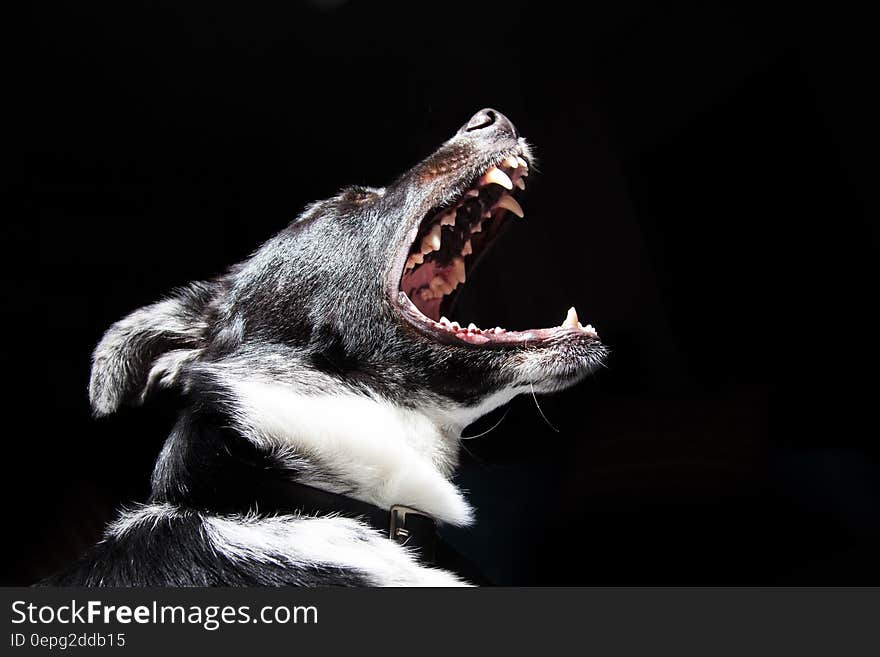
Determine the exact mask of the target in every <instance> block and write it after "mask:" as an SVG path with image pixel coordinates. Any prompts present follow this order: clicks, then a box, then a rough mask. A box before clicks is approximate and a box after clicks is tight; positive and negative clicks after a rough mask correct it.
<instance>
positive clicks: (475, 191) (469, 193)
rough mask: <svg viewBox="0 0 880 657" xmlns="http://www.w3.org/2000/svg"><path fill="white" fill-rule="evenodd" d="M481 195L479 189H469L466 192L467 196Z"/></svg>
mask: <svg viewBox="0 0 880 657" xmlns="http://www.w3.org/2000/svg"><path fill="white" fill-rule="evenodd" d="M479 195H480V190H479V189H469V190H467V191H466V192H465V193H464V196H465V198H468V197H470V198H476V197H477V196H479Z"/></svg>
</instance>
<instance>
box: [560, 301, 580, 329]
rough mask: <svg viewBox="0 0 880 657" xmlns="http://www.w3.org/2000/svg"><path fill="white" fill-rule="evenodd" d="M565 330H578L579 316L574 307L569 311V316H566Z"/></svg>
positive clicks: (563, 323) (563, 325)
mask: <svg viewBox="0 0 880 657" xmlns="http://www.w3.org/2000/svg"><path fill="white" fill-rule="evenodd" d="M562 327H563V328H578V314H577V311H576V310H575V309H574V306H572V307H571V308H569V309H568V314H567V315H566V316H565V321H564V322H562Z"/></svg>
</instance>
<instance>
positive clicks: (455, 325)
mask: <svg viewBox="0 0 880 657" xmlns="http://www.w3.org/2000/svg"><path fill="white" fill-rule="evenodd" d="M449 328H451V329H452V330H453V331H460V330H461V324H459V323H458V322H452V323H451V324H450V325H449Z"/></svg>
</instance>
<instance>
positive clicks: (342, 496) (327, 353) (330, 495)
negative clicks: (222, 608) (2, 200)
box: [47, 109, 605, 586]
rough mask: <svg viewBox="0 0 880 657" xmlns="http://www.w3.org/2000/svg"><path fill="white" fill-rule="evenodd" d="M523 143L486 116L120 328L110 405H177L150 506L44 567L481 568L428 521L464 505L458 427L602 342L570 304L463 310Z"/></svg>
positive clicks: (432, 575) (245, 577)
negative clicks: (520, 319) (547, 312)
mask: <svg viewBox="0 0 880 657" xmlns="http://www.w3.org/2000/svg"><path fill="white" fill-rule="evenodd" d="M530 161H531V152H530V149H529V146H528V145H527V144H526V142H525V141H524V140H523V139H522V138H520V137H519V136H518V134H517V131H516V129H515V128H514V126H513V124H512V123H511V122H510V121H509V120H508V119H507V118H506V117H505V116H503V115H502V114H501V113H499V112H497V111H495V110H491V109H485V110H482V111H480V112H478V113H477V114H475V115H474V116H473V117H472V118H471V119H470V120H469V121H468V122H467V124H466V125H464V126H463V127H462V128H461V129H460V130H459V131H458V132H457V133H456V134H455V136H454V137H452V139H450V140H449V141H447V142H446V143H445V144H443V145H442V146H441V147H440V148H439V149H438V150H437V151H436V152H435V153H434V154H433V155H431V156H430V157H428V158H427V159H426V160H424V161H423V162H421V163H420V164H418V165H416V166H415V167H414V168H413V169H411V170H410V171H409V172H407V173H406V174H404V175H403V176H402V177H401V178H399V179H398V180H397V181H396V182H394V183H393V184H391V185H390V186H388V187H385V188H380V189H373V188H365V187H354V188H349V189H345V190H343V191H341V192H340V193H339V194H338V195H336V196H335V197H333V198H330V199H328V200H325V201H319V202H317V203H313V204H311V205H310V206H308V207H307V208H306V209H305V210H304V211H303V213H302V214H301V215H300V216H299V217H298V218H297V219H295V220H294V221H293V222H292V223H291V224H290V225H289V226H287V227H286V228H285V229H284V230H282V231H281V232H280V233H279V234H278V235H276V236H275V237H273V238H271V239H270V240H269V241H268V242H266V243H265V244H264V245H263V246H261V247H260V248H259V249H258V250H257V251H256V252H255V253H254V254H253V255H252V256H251V257H250V258H248V259H247V260H245V261H244V262H242V263H240V264H238V265H236V266H234V267H232V268H231V269H230V270H229V271H228V272H227V273H225V274H224V275H222V276H220V277H219V278H216V279H215V280H211V281H208V282H199V283H193V284H191V285H189V286H187V287H186V288H184V289H182V290H179V291H178V292H176V293H175V294H174V295H173V296H170V297H169V298H167V299H165V300H164V301H160V302H158V303H155V304H153V305H150V306H147V307H145V308H141V309H140V310H137V311H135V312H133V313H132V314H130V315H129V316H127V317H125V318H124V319H122V320H120V321H119V322H117V323H116V324H114V325H113V326H111V327H110V329H109V330H108V331H107V333H106V334H105V335H104V337H103V339H102V340H101V341H100V343H99V344H98V346H97V348H96V349H95V352H94V357H93V365H92V374H91V382H90V388H89V394H90V398H91V403H92V408H93V410H94V413H95V415H96V416H104V415H108V414H110V413H113V412H114V411H115V410H117V409H118V408H119V407H120V405H122V404H126V403H133V404H139V403H141V402H143V400H144V399H145V398H146V397H147V395H148V394H149V393H150V392H151V391H154V390H156V389H158V388H168V389H173V390H176V391H179V393H180V396H181V398H182V399H183V400H184V407H183V408H184V410H183V411H182V412H181V415H180V417H179V419H178V420H177V423H176V425H175V426H174V428H173V430H172V431H171V434H170V435H169V437H168V439H167V441H166V443H165V446H164V448H163V449H162V452H161V454H160V455H159V458H158V461H157V463H156V466H155V470H154V473H153V478H152V494H151V496H150V498H149V500H148V501H147V503H146V504H144V505H142V506H139V507H137V508H134V509H130V510H127V511H125V512H123V513H122V514H121V515H120V517H119V518H118V519H117V520H116V521H115V522H114V523H113V524H111V525H110V526H109V527H108V529H107V532H106V534H105V537H104V539H103V540H102V541H101V542H100V543H99V544H98V545H96V546H95V547H94V548H93V549H92V551H91V552H89V553H88V554H87V555H86V556H85V557H83V558H82V559H81V560H80V561H79V562H77V563H76V564H75V565H74V566H73V567H71V568H70V569H68V570H67V571H66V572H64V573H61V574H59V575H56V576H54V577H52V578H50V579H49V580H47V583H48V584H59V585H122V586H126V585H144V586H188V585H197V586H202V585H288V584H290V585H307V586H310V585H370V586H375V585H428V586H447V585H461V584H465V583H467V579H466V578H463V577H461V576H460V575H458V574H455V573H454V572H452V571H451V570H447V569H444V568H442V567H437V566H442V565H443V564H442V562H438V561H436V560H435V559H436V553H437V549H438V547H437V545H436V544H435V543H434V537H436V534H435V528H434V523H435V522H439V523H448V524H451V525H467V524H468V523H470V522H471V521H472V510H471V507H470V506H469V505H468V503H467V501H466V500H465V499H464V497H463V496H462V494H461V492H460V491H459V490H458V489H457V488H456V486H455V485H454V484H453V483H452V482H451V481H450V476H451V474H452V472H453V470H454V468H455V466H456V461H457V453H458V448H459V442H460V438H461V432H462V429H463V428H464V427H465V426H466V425H468V424H470V423H471V422H473V421H474V420H475V419H476V418H478V417H480V416H482V415H484V414H485V413H487V412H488V411H490V410H491V409H493V408H496V407H498V406H499V405H501V404H504V403H506V402H507V401H509V400H510V399H511V398H512V397H514V396H515V395H517V394H519V393H521V392H529V391H536V392H550V391H554V390H560V389H562V388H565V387H567V386H571V385H573V384H574V383H576V382H577V381H579V380H580V379H582V378H583V377H584V376H586V375H587V373H589V372H590V371H591V370H593V369H594V368H595V367H596V366H597V365H598V364H599V363H600V362H601V361H602V359H603V357H604V355H605V348H604V347H603V346H602V344H601V343H600V342H599V339H598V337H597V335H596V333H595V332H594V331H593V329H592V328H591V327H590V326H582V325H581V324H580V323H579V321H578V317H577V314H576V313H575V311H574V309H571V310H570V311H569V313H568V316H567V317H566V319H565V321H564V322H563V323H562V325H561V326H556V327H553V328H545V329H535V330H526V331H508V330H505V329H503V328H500V327H496V328H491V329H480V328H477V327H476V326H474V325H473V324H471V325H470V326H467V327H461V326H459V324H458V323H457V322H454V321H452V322H451V321H449V320H448V319H447V318H446V316H449V315H450V306H451V303H452V301H453V299H454V296H455V294H456V290H457V288H459V286H460V285H461V284H463V283H464V282H465V279H466V278H467V277H468V276H470V273H471V270H472V269H473V267H474V265H475V263H476V262H477V260H478V259H479V258H480V257H481V255H482V254H483V253H484V252H485V250H486V248H487V246H488V245H489V243H490V242H491V241H492V239H493V238H494V237H495V236H496V235H497V234H498V232H499V230H500V229H501V228H502V227H503V226H504V224H505V223H506V222H508V221H511V215H514V216H519V217H521V216H522V214H523V212H522V209H521V207H520V205H519V203H518V202H517V201H516V200H515V198H514V196H515V195H516V194H517V193H518V192H519V191H520V190H522V189H524V188H525V183H526V177H527V176H528V173H529V163H530Z"/></svg>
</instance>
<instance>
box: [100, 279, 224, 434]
mask: <svg viewBox="0 0 880 657" xmlns="http://www.w3.org/2000/svg"><path fill="white" fill-rule="evenodd" d="M210 292H211V291H210V288H209V287H208V286H207V285H204V284H192V285H190V286H189V287H187V288H186V289H184V290H182V291H180V292H179V293H178V294H176V295H175V296H173V297H170V298H168V299H165V300H164V301H160V302H158V303H154V304H152V305H149V306H145V307H144V308H141V309H140V310H136V311H134V312H133V313H131V314H130V315H128V316H127V317H124V318H123V319H121V320H119V321H118V322H116V323H115V324H114V325H113V326H111V327H110V328H109V329H108V330H107V332H106V333H105V334H104V337H103V338H101V341H100V342H99V343H98V346H97V347H95V352H94V353H93V354H92V375H91V379H90V381H89V399H90V401H91V404H92V412H93V413H94V414H95V416H96V417H101V416H104V415H109V414H110V413H113V412H114V411H115V410H117V409H118V408H119V407H120V406H121V405H122V404H141V403H143V401H144V399H145V398H146V396H147V394H148V393H149V391H150V390H152V389H153V388H155V387H156V386H161V387H168V386H171V385H173V384H174V383H175V380H176V378H177V375H178V373H179V371H180V369H181V366H182V365H183V364H184V363H186V362H187V361H190V360H192V359H193V358H195V357H196V356H198V354H199V353H200V351H201V349H200V347H201V345H202V342H203V340H204V335H205V330H206V328H207V325H206V323H205V319H204V314H205V313H204V309H205V305H206V304H207V303H208V301H209V299H210V297H211V293H210Z"/></svg>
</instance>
